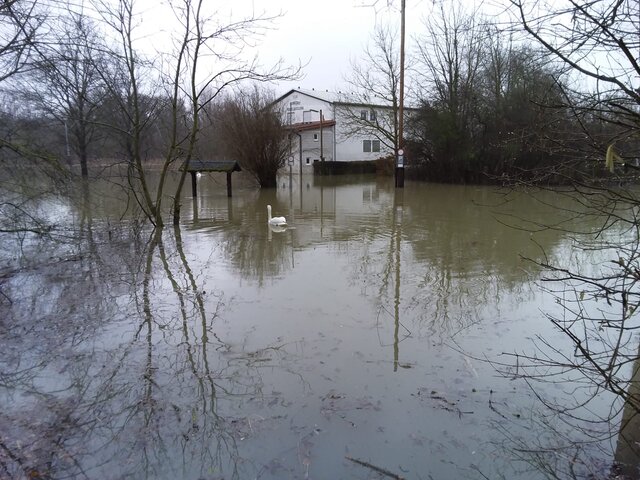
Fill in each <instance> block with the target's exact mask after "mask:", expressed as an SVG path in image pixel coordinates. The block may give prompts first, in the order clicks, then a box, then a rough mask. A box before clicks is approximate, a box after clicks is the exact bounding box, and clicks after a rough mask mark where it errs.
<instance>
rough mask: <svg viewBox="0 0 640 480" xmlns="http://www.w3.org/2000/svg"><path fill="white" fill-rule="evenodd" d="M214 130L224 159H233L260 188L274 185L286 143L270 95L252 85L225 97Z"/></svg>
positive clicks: (279, 116)
mask: <svg viewBox="0 0 640 480" xmlns="http://www.w3.org/2000/svg"><path fill="white" fill-rule="evenodd" d="M214 127H215V128H216V129H217V130H218V131H219V132H220V142H221V143H222V145H223V151H224V153H225V154H226V155H227V156H229V157H230V158H233V159H235V160H237V161H238V162H239V163H240V165H241V166H242V168H243V170H246V171H248V172H249V173H251V175H253V177H254V178H255V179H256V181H257V182H258V183H259V184H260V186H261V187H265V188H273V187H275V186H276V175H277V173H278V170H279V169H280V168H282V167H283V166H284V164H285V161H286V158H287V156H288V154H289V142H288V139H287V132H286V130H285V128H284V125H283V124H282V116H281V115H280V112H279V111H276V110H275V108H274V106H273V95H271V94H269V93H268V92H266V91H263V90H260V89H259V88H258V86H255V85H254V87H253V89H252V90H251V91H240V92H238V93H237V94H236V95H234V96H233V97H228V98H227V99H225V101H224V102H222V104H221V108H220V109H219V110H218V113H217V115H216V116H215V117H214Z"/></svg>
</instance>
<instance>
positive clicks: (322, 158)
mask: <svg viewBox="0 0 640 480" xmlns="http://www.w3.org/2000/svg"><path fill="white" fill-rule="evenodd" d="M319 113H320V162H324V150H323V148H322V137H323V135H322V109H320V112H319Z"/></svg>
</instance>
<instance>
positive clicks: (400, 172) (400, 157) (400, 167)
mask: <svg viewBox="0 0 640 480" xmlns="http://www.w3.org/2000/svg"><path fill="white" fill-rule="evenodd" d="M404 16H405V0H400V102H399V107H398V116H399V117H400V118H399V119H398V151H397V152H396V170H395V172H396V188H404V150H403V147H404Z"/></svg>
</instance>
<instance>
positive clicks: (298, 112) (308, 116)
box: [278, 91, 333, 124]
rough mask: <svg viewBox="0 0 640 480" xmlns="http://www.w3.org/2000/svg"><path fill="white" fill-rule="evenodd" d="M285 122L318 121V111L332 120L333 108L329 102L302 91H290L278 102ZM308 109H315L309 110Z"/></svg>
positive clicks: (325, 117) (326, 118)
mask: <svg viewBox="0 0 640 480" xmlns="http://www.w3.org/2000/svg"><path fill="white" fill-rule="evenodd" d="M278 105H279V107H280V111H281V112H282V115H283V120H284V122H285V124H294V123H303V122H318V121H320V113H319V111H320V110H322V115H323V117H324V119H325V120H333V108H332V106H331V104H330V103H329V102H326V101H324V100H319V99H317V98H313V97H310V96H309V95H306V94H305V93H302V92H296V91H294V92H291V93H290V94H289V95H287V96H286V97H284V98H283V99H281V100H280V101H279V102H278ZM310 110H317V112H311V111H310Z"/></svg>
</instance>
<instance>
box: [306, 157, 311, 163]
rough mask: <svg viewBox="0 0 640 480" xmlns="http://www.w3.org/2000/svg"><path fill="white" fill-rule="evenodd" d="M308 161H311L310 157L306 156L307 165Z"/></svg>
mask: <svg viewBox="0 0 640 480" xmlns="http://www.w3.org/2000/svg"><path fill="white" fill-rule="evenodd" d="M310 162H311V158H310V157H307V165H309V163H310Z"/></svg>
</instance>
